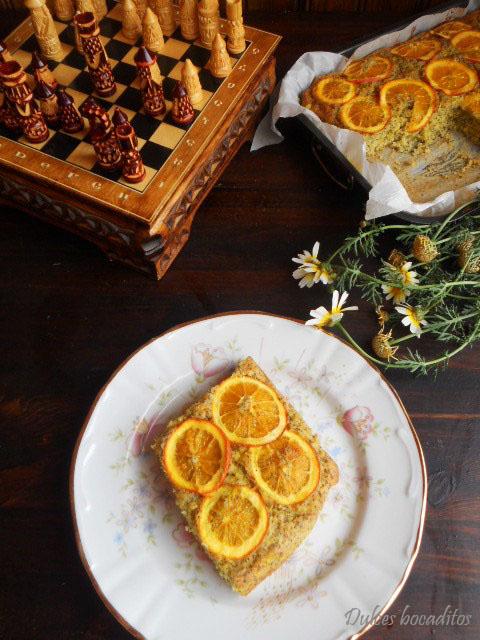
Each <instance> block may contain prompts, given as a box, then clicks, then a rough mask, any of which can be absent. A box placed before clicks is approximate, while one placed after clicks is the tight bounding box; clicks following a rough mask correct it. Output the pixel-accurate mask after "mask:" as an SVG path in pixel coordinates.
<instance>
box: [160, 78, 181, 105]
mask: <svg viewBox="0 0 480 640" xmlns="http://www.w3.org/2000/svg"><path fill="white" fill-rule="evenodd" d="M176 84H177V81H176V80H174V78H169V77H168V76H167V77H166V78H164V79H163V82H162V85H163V95H164V96H165V100H170V101H172V99H173V90H174V89H175V85H176Z"/></svg>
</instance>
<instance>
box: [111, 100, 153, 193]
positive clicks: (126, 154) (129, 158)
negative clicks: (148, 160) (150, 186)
mask: <svg viewBox="0 0 480 640" xmlns="http://www.w3.org/2000/svg"><path fill="white" fill-rule="evenodd" d="M118 112H120V113H118ZM113 124H114V125H115V135H116V136H117V140H118V145H119V147H120V152H121V154H122V159H123V167H122V176H123V179H124V180H125V181H126V182H130V183H132V184H135V183H138V182H141V181H142V180H143V179H144V178H145V175H146V171H145V166H144V164H143V161H142V157H141V155H140V152H139V151H138V140H137V136H136V135H135V131H134V129H133V127H132V125H131V124H130V122H129V121H128V120H127V118H126V117H125V114H123V112H122V111H120V109H116V110H115V113H114V114H113Z"/></svg>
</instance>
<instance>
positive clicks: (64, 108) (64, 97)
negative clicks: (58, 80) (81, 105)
mask: <svg viewBox="0 0 480 640" xmlns="http://www.w3.org/2000/svg"><path fill="white" fill-rule="evenodd" d="M57 103H58V119H59V121H60V128H61V129H62V131H65V133H78V132H79V131H82V130H83V128H84V126H85V125H84V123H83V118H82V116H81V115H80V112H79V110H78V109H77V107H76V106H75V102H74V101H73V98H72V96H71V95H70V94H69V93H67V92H66V91H65V89H57Z"/></svg>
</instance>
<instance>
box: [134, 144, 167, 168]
mask: <svg viewBox="0 0 480 640" xmlns="http://www.w3.org/2000/svg"><path fill="white" fill-rule="evenodd" d="M171 153H172V150H171V149H167V147H163V146H162V145H161V144H157V143H156V142H152V141H151V140H147V142H146V143H145V144H144V145H143V147H142V148H141V149H140V155H141V156H142V160H143V163H144V165H145V166H146V167H151V168H152V169H155V170H156V171H158V169H160V167H161V166H162V164H164V162H165V161H166V160H167V159H168V156H169V155H170V154H171Z"/></svg>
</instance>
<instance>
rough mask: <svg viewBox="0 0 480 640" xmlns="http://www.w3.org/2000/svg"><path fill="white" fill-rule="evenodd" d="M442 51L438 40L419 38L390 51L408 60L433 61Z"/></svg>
mask: <svg viewBox="0 0 480 640" xmlns="http://www.w3.org/2000/svg"><path fill="white" fill-rule="evenodd" d="M441 49H442V44H441V42H440V41H439V40H437V39H436V38H418V39H417V40H410V41H408V42H404V43H403V44H399V45H398V46H396V47H393V48H392V49H390V51H391V52H392V53H394V54H395V55H397V56H401V57H402V58H406V59H407V60H431V59H432V58H433V57H434V56H436V55H437V53H438V52H439V51H440V50H441Z"/></svg>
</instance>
